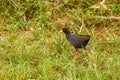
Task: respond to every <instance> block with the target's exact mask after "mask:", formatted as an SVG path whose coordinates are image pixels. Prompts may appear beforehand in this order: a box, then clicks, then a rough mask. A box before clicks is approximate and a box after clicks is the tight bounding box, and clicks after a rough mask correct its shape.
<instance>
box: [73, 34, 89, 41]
mask: <svg viewBox="0 0 120 80" xmlns="http://www.w3.org/2000/svg"><path fill="white" fill-rule="evenodd" d="M75 35H76V37H77V38H78V39H79V40H80V41H81V42H85V41H86V40H89V39H90V36H89V35H79V34H75Z"/></svg>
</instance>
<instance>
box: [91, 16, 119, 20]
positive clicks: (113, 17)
mask: <svg viewBox="0 0 120 80" xmlns="http://www.w3.org/2000/svg"><path fill="white" fill-rule="evenodd" d="M90 18H100V19H117V20H120V17H115V16H109V17H106V16H92V17H90Z"/></svg>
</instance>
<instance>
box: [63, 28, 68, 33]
mask: <svg viewBox="0 0 120 80" xmlns="http://www.w3.org/2000/svg"><path fill="white" fill-rule="evenodd" d="M62 31H63V32H64V33H65V34H67V33H70V31H69V29H68V28H63V29H62Z"/></svg>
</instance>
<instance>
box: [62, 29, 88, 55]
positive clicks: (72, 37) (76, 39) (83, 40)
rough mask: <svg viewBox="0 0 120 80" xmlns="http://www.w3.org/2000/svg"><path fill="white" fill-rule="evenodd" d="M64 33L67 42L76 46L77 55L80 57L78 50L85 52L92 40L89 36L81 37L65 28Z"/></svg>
mask: <svg viewBox="0 0 120 80" xmlns="http://www.w3.org/2000/svg"><path fill="white" fill-rule="evenodd" d="M62 31H63V32H64V33H65V35H66V38H67V40H68V41H69V42H70V43H71V44H72V45H73V46H74V48H75V49H76V53H75V54H76V55H78V48H82V49H84V50H85V47H86V45H87V44H88V41H89V40H90V36H89V35H79V34H72V33H70V31H69V29H68V28H63V29H62Z"/></svg>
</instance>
